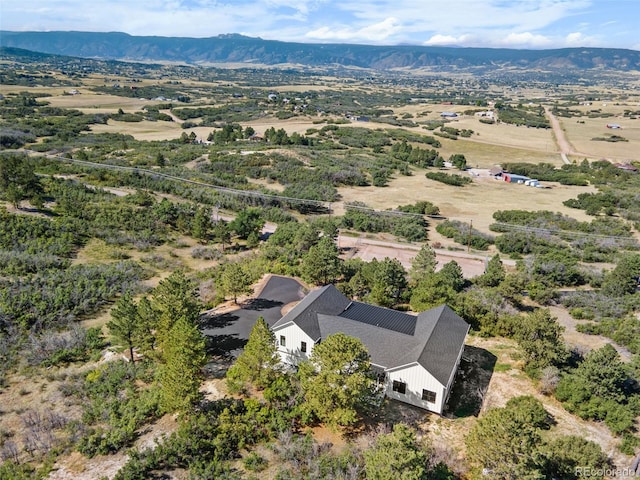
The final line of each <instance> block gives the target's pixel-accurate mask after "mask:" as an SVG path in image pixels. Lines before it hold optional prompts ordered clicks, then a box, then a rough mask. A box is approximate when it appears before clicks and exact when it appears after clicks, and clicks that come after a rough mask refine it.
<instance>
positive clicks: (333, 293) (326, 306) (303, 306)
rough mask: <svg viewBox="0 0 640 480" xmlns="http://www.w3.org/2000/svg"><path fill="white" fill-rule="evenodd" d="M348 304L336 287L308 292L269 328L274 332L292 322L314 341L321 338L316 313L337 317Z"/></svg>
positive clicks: (331, 286)
mask: <svg viewBox="0 0 640 480" xmlns="http://www.w3.org/2000/svg"><path fill="white" fill-rule="evenodd" d="M349 303H351V301H350V300H349V299H348V298H347V297H345V296H344V295H343V294H342V293H340V292H339V291H338V289H337V288H336V287H334V286H333V285H327V286H326V287H322V288H320V289H318V290H313V291H312V292H310V293H309V294H308V295H307V296H306V297H304V298H303V299H302V300H301V301H300V303H298V304H297V305H296V306H295V307H293V308H292V309H291V310H290V311H289V312H288V313H287V314H286V315H285V316H284V317H282V318H281V319H280V320H278V321H277V322H276V323H275V324H274V325H273V327H271V328H272V329H273V330H276V329H277V328H278V327H280V326H283V325H285V324H287V323H289V322H293V323H295V324H296V325H298V326H299V327H300V328H301V329H302V331H304V333H306V334H307V335H309V337H311V338H312V339H314V341H315V340H318V339H319V338H320V337H321V334H320V327H319V325H318V313H323V314H326V315H338V314H340V313H341V312H342V311H343V310H344V309H345V308H347V306H348V305H349Z"/></svg>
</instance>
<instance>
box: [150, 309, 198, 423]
mask: <svg viewBox="0 0 640 480" xmlns="http://www.w3.org/2000/svg"><path fill="white" fill-rule="evenodd" d="M196 320H197V318H191V319H189V318H185V317H179V318H177V319H176V321H175V323H173V325H172V327H171V329H170V330H169V332H168V333H167V335H166V337H165V338H166V341H165V343H164V344H163V350H162V356H163V360H164V363H163V364H162V365H161V366H160V370H159V380H160V384H161V386H162V389H161V397H160V404H161V406H162V408H163V410H164V411H165V412H173V411H176V410H177V411H179V412H188V411H190V410H191V409H192V408H193V407H194V405H195V404H196V403H197V402H198V401H199V400H200V392H199V388H200V383H201V379H202V368H203V367H204V365H205V363H206V361H207V357H206V353H205V341H204V337H203V336H202V333H200V330H199V329H198V327H197V325H196V323H195V322H196Z"/></svg>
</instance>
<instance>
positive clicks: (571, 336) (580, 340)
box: [549, 307, 633, 362]
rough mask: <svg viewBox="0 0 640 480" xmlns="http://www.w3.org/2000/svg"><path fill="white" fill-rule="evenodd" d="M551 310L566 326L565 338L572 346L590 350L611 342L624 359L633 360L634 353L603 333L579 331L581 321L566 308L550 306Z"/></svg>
mask: <svg viewBox="0 0 640 480" xmlns="http://www.w3.org/2000/svg"><path fill="white" fill-rule="evenodd" d="M549 311H550V312H551V314H552V315H553V316H554V317H556V318H557V319H558V323H559V324H560V325H562V326H563V327H564V340H565V342H567V344H568V345H569V346H570V347H577V348H578V349H580V350H582V351H585V352H588V351H591V350H594V349H598V348H601V347H604V346H605V345H606V344H610V345H611V346H612V347H613V348H615V349H616V350H617V351H618V353H619V354H620V357H621V358H622V360H623V361H625V362H629V361H631V357H632V356H633V354H632V353H631V352H630V351H629V350H627V349H626V348H624V347H623V346H621V345H618V344H617V343H615V342H614V341H612V340H610V339H608V338H606V337H603V336H602V335H587V334H586V333H580V332H578V331H577V330H576V326H577V325H579V324H580V323H581V322H579V321H577V320H575V319H574V318H573V317H572V316H571V315H570V314H569V312H568V311H567V310H566V309H565V308H562V307H549Z"/></svg>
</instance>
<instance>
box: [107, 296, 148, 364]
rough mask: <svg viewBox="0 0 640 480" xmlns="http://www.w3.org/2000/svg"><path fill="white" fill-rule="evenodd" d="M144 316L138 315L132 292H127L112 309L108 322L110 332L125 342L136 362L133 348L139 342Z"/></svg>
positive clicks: (119, 340) (132, 358) (132, 359)
mask: <svg viewBox="0 0 640 480" xmlns="http://www.w3.org/2000/svg"><path fill="white" fill-rule="evenodd" d="M141 323H142V318H141V317H140V316H139V315H138V307H137V306H136V304H135V303H134V301H133V298H132V297H131V295H130V294H127V293H125V294H124V295H123V296H121V297H119V298H118V300H117V301H116V304H115V305H114V306H113V308H112V309H111V320H109V322H107V328H108V329H109V333H110V334H111V335H112V336H113V337H115V339H116V341H118V342H121V343H122V344H124V346H125V347H126V348H128V349H129V358H130V359H131V362H135V355H134V354H133V348H134V346H135V345H136V344H137V340H138V338H137V337H138V333H139V332H141V331H142V332H144V331H145V330H143V329H141Z"/></svg>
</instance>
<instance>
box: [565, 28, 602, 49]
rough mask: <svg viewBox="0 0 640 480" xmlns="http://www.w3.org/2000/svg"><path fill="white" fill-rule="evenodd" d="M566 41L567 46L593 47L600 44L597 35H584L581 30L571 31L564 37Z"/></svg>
mask: <svg viewBox="0 0 640 480" xmlns="http://www.w3.org/2000/svg"><path fill="white" fill-rule="evenodd" d="M564 43H565V45H566V46H567V47H591V46H594V45H597V44H598V42H597V40H596V38H595V37H590V36H587V35H584V34H583V33H581V32H572V33H569V34H568V35H567V36H566V37H565V38H564Z"/></svg>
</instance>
